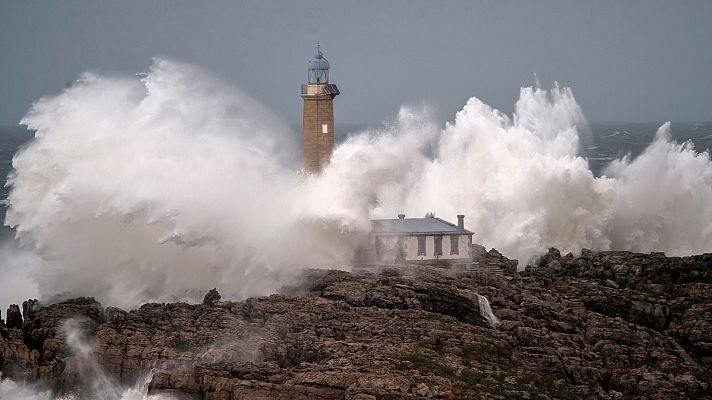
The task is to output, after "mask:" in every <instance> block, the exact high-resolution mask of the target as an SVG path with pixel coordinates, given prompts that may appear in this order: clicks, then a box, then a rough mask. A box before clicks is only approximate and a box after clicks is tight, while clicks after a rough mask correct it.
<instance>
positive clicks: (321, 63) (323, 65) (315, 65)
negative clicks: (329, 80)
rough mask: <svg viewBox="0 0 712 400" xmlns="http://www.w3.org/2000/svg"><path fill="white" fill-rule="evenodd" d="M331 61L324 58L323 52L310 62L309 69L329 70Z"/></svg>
mask: <svg viewBox="0 0 712 400" xmlns="http://www.w3.org/2000/svg"><path fill="white" fill-rule="evenodd" d="M329 67H330V66H329V61H328V60H327V59H326V58H324V55H323V54H321V51H319V52H318V53H316V55H315V56H314V58H312V59H311V61H309V69H329Z"/></svg>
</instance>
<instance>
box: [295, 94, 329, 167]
mask: <svg viewBox="0 0 712 400" xmlns="http://www.w3.org/2000/svg"><path fill="white" fill-rule="evenodd" d="M302 97H303V98H304V119H303V121H302V123H303V125H302V126H303V128H302V166H303V167H304V170H305V171H307V172H312V173H315V172H320V171H321V170H322V169H323V168H324V166H326V164H327V163H328V162H329V159H330V158H331V152H332V151H333V150H334V96H331V95H307V96H302ZM324 124H326V126H327V133H322V125H324Z"/></svg>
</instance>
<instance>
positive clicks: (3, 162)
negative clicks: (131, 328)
mask: <svg viewBox="0 0 712 400" xmlns="http://www.w3.org/2000/svg"><path fill="white" fill-rule="evenodd" d="M660 125H662V123H593V124H591V130H592V136H593V138H592V140H591V143H589V144H587V145H584V146H583V147H584V148H583V155H584V157H586V158H587V159H588V161H589V165H590V166H591V170H592V171H593V173H594V174H595V175H596V176H599V175H600V174H601V171H602V170H603V169H604V168H605V166H606V165H607V164H608V163H609V162H611V161H612V160H614V159H617V158H620V157H623V156H625V155H626V154H628V153H630V154H631V155H632V156H633V157H637V156H638V155H639V154H640V153H641V152H642V151H643V150H644V149H645V148H646V147H647V146H648V145H649V144H650V143H651V142H652V141H653V139H654V138H655V132H656V131H657V129H658V127H660ZM366 128H367V126H366V125H358V124H348V125H347V124H343V125H337V127H336V130H337V133H336V141H337V143H340V142H343V141H344V140H346V138H347V137H348V136H349V135H350V134H354V133H358V132H361V131H363V130H365V129H366ZM293 129H294V131H295V133H296V134H297V135H298V134H299V132H300V131H301V127H300V126H299V127H293ZM671 129H672V136H673V138H674V139H675V140H676V141H677V142H680V143H681V142H684V141H687V140H691V141H692V142H693V143H694V145H695V149H696V150H697V151H698V152H702V151H709V149H710V148H712V122H708V123H701V124H691V123H673V124H672V128H671ZM31 139H32V133H31V132H28V131H27V130H26V129H25V128H24V127H21V126H0V184H1V185H2V187H0V199H2V200H5V199H6V198H7V195H8V192H9V188H7V187H5V183H6V180H7V176H8V174H9V173H10V172H11V171H12V156H13V155H14V154H15V152H17V150H18V149H20V148H21V147H22V145H23V144H25V143H27V142H28V141H29V140H31ZM582 142H585V141H582ZM5 209H6V207H5V205H4V203H3V205H2V206H0V218H1V220H2V221H4V220H5ZM10 234H12V231H11V230H9V229H7V228H5V227H4V226H3V227H0V237H4V236H7V235H10Z"/></svg>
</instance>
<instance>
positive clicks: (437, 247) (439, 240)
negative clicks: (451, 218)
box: [433, 236, 443, 256]
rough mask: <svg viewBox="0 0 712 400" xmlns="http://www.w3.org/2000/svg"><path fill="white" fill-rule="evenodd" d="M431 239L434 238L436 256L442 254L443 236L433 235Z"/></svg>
mask: <svg viewBox="0 0 712 400" xmlns="http://www.w3.org/2000/svg"><path fill="white" fill-rule="evenodd" d="M433 239H434V240H435V255H436V256H441V255H443V237H442V236H434V237H433Z"/></svg>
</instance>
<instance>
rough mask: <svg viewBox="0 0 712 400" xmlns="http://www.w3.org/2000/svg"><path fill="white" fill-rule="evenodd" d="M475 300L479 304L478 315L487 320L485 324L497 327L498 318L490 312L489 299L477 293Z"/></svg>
mask: <svg viewBox="0 0 712 400" xmlns="http://www.w3.org/2000/svg"><path fill="white" fill-rule="evenodd" d="M477 301H478V302H479V304H480V315H482V318H484V319H485V321H487V324H488V325H489V326H490V327H492V328H497V327H498V326H499V325H500V322H499V319H497V316H496V315H494V312H492V307H491V306H490V302H489V300H487V298H486V297H485V296H482V295H481V294H478V295H477Z"/></svg>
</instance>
